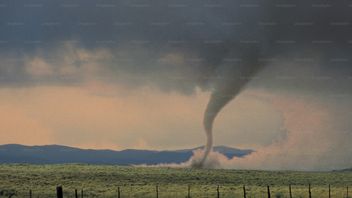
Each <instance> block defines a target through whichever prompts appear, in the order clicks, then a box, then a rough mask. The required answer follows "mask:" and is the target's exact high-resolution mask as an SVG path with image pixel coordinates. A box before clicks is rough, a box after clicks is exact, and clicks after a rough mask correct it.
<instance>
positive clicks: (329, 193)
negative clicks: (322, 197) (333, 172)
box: [329, 184, 331, 198]
mask: <svg viewBox="0 0 352 198" xmlns="http://www.w3.org/2000/svg"><path fill="white" fill-rule="evenodd" d="M329 198H331V187H330V184H329Z"/></svg>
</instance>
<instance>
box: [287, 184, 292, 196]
mask: <svg viewBox="0 0 352 198" xmlns="http://www.w3.org/2000/svg"><path fill="white" fill-rule="evenodd" d="M288 190H289V194H290V198H292V190H291V184H289V185H288Z"/></svg>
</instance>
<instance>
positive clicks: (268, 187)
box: [267, 185, 271, 198]
mask: <svg viewBox="0 0 352 198" xmlns="http://www.w3.org/2000/svg"><path fill="white" fill-rule="evenodd" d="M267 190H268V198H270V197H271V195H270V186H269V185H268V186H267Z"/></svg>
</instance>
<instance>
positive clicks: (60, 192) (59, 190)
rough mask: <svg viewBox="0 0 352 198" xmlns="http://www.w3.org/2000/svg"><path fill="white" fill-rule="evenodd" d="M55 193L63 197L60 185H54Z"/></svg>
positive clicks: (59, 197)
mask: <svg viewBox="0 0 352 198" xmlns="http://www.w3.org/2000/svg"><path fill="white" fill-rule="evenodd" d="M56 195H57V198H63V197H64V194H63V192H62V186H58V187H56Z"/></svg>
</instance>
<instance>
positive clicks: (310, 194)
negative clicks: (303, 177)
mask: <svg viewBox="0 0 352 198" xmlns="http://www.w3.org/2000/svg"><path fill="white" fill-rule="evenodd" d="M308 193H309V198H312V192H311V191H310V184H309V185H308Z"/></svg>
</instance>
